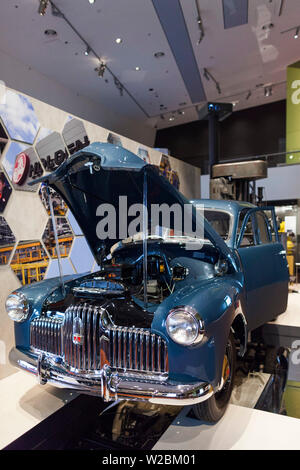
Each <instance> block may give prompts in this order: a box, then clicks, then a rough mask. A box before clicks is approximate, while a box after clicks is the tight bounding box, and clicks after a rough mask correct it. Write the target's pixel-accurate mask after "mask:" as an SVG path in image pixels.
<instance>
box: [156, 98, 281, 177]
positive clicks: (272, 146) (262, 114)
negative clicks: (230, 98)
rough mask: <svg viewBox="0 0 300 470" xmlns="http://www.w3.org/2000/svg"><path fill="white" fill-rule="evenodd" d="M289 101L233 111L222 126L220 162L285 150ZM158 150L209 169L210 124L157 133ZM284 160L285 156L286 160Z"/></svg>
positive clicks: (196, 122) (202, 169) (175, 127)
mask: <svg viewBox="0 0 300 470" xmlns="http://www.w3.org/2000/svg"><path fill="white" fill-rule="evenodd" d="M285 126H286V101H285V100H282V101H277V102H275V103H270V104H265V105H263V106H257V107H253V108H248V109H245V110H242V111H234V112H233V113H232V114H231V116H229V117H228V118H227V119H225V120H224V121H223V122H221V123H220V140H219V146H220V160H228V159H235V158H240V157H252V156H256V155H262V154H269V153H278V152H284V151H285ZM155 147H156V148H167V149H169V152H170V155H172V156H173V157H176V158H179V159H181V160H184V161H186V162H187V163H190V164H192V165H195V166H198V167H200V168H201V172H202V174H204V173H207V170H208V121H194V122H191V123H188V124H183V125H181V126H174V127H170V128H167V129H162V130H159V131H157V134H156V141H155ZM284 159H285V157H284Z"/></svg>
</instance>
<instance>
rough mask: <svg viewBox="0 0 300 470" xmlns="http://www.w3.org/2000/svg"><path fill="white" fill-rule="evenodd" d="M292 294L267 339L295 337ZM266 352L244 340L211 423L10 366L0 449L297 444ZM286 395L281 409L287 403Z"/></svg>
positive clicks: (295, 424)
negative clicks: (63, 385) (225, 398)
mask: <svg viewBox="0 0 300 470" xmlns="http://www.w3.org/2000/svg"><path fill="white" fill-rule="evenodd" d="M299 287H300V286H299ZM299 295H300V294H297V293H290V295H289V303H288V309H287V311H286V312H285V313H284V314H282V315H280V316H279V317H278V319H277V320H276V321H275V322H271V323H269V324H268V325H265V326H264V327H263V331H264V334H265V335H266V332H267V333H268V334H269V336H270V338H271V339H272V342H271V343H270V342H269V341H268V338H267V341H268V343H267V344H271V345H272V344H273V345H275V344H274V343H276V342H277V344H281V345H285V346H286V344H288V345H290V344H291V341H292V338H295V339H299V338H300V305H299V304H300V302H299V300H300V297H299ZM270 332H271V333H270ZM272 349H273V350H274V351H275V352H276V347H275V348H274V347H273V348H272ZM267 353H268V350H266V348H265V347H264V346H263V347H262V345H261V344H260V342H258V343H256V345H255V343H249V344H248V348H247V353H246V355H245V356H244V358H243V359H242V360H239V361H238V362H237V372H236V377H235V382H234V388H233V393H232V397H231V402H230V405H229V408H228V410H227V412H226V414H225V416H224V417H223V418H222V420H221V421H220V422H219V423H217V424H215V425H209V424H207V423H204V422H199V421H197V420H196V419H194V418H193V417H192V414H191V413H190V408H182V409H181V408H179V407H174V406H172V407H171V406H167V407H166V406H165V407H163V406H158V405H153V404H148V403H138V402H130V401H128V402H119V403H117V404H115V406H112V407H110V406H109V405H108V404H107V403H104V402H103V401H102V400H100V399H99V398H96V397H88V396H86V395H80V394H77V393H75V392H73V391H68V390H66V389H58V388H55V387H52V386H51V385H45V386H40V385H38V383H37V381H36V378H35V377H34V376H31V375H29V374H27V373H25V372H22V371H17V369H16V372H15V373H14V374H12V375H10V376H8V377H6V378H4V379H2V380H0V399H1V403H2V406H1V407H0V448H1V449H3V448H10V449H32V448H36V449H59V448H60V449H92V448H96V449H110V448H116V449H132V448H134V449H143V450H150V449H155V450H160V449H161V450H162V449H299V448H300V443H299V439H298V438H297V436H298V433H299V432H300V420H299V419H296V418H294V417H290V416H295V415H294V414H293V413H288V414H290V416H284V415H283V414H282V413H284V412H285V410H282V408H281V406H280V403H281V397H282V390H281V391H280V390H279V389H280V387H278V386H277V388H276V383H275V382H276V380H274V376H273V375H272V374H273V373H272V372H270V371H267V368H266V367H265V365H266V363H265V361H266V359H267ZM294 369H295V367H294ZM294 369H293V368H290V370H289V380H291V373H292V372H293V371H294ZM267 372H269V373H267ZM294 372H295V371H294ZM294 372H293V377H292V379H293V380H296V379H297V380H298V379H299V373H298V368H296V372H297V374H296V375H297V377H296V375H295V373H294ZM294 376H295V377H294ZM283 382H284V379H282V382H281V383H283ZM293 389H294V384H293ZM276 390H277V391H276ZM278 390H279V393H278V400H275V402H276V403H277V405H276V403H275V405H274V391H275V393H277V392H278ZM266 395H267V398H266V399H265V396H266ZM279 395H280V396H279ZM294 396H295V394H293V397H294ZM293 397H292V399H289V402H288V405H289V408H291V406H292V407H294V405H295V403H294V402H295V400H294V398H293ZM297 397H298V395H297ZM297 401H298V400H296V402H297ZM274 406H275V407H274ZM262 410H269V411H262ZM270 410H272V411H275V413H271V412H270ZM280 413H281V414H280ZM297 416H298V415H297ZM70 423H72V425H70ZM141 436H142V440H141Z"/></svg>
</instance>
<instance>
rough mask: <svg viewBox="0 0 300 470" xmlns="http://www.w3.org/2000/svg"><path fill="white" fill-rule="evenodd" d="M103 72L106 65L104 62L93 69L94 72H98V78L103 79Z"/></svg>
mask: <svg viewBox="0 0 300 470" xmlns="http://www.w3.org/2000/svg"><path fill="white" fill-rule="evenodd" d="M105 70H106V65H105V63H104V62H101V64H100V65H99V67H96V68H95V72H98V77H103V75H104V72H105Z"/></svg>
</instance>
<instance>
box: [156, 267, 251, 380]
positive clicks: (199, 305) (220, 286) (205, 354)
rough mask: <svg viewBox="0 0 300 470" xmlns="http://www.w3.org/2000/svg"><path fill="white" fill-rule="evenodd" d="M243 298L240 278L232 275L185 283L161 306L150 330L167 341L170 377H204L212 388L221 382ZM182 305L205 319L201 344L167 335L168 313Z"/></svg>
mask: <svg viewBox="0 0 300 470" xmlns="http://www.w3.org/2000/svg"><path fill="white" fill-rule="evenodd" d="M242 297H243V288H242V284H241V282H240V280H239V279H238V278H236V277H235V276H226V277H225V276H224V277H221V278H213V279H209V280H206V281H205V282H201V283H198V284H194V285H190V286H188V287H187V286H186V287H184V288H182V289H180V290H178V291H176V292H175V293H174V294H173V295H171V296H170V297H169V298H168V299H166V301H165V302H163V303H162V304H161V305H160V307H159V308H158V309H157V311H156V313H155V316H154V319H153V323H152V330H154V331H155V332H157V333H159V334H162V335H163V336H164V338H165V339H166V341H167V342H168V353H169V368H170V377H171V378H172V379H174V380H181V381H185V382H189V381H192V380H203V381H206V382H209V383H211V384H212V386H213V387H214V388H215V387H217V386H218V385H219V384H220V380H221V373H222V365H223V358H224V354H225V348H226V343H227V339H228V336H229V332H230V328H231V325H232V323H233V320H234V318H235V316H236V314H237V313H238V311H239V309H240V307H239V306H240V303H241V302H240V301H241V299H242ZM181 305H189V306H191V307H193V308H194V309H195V310H197V311H198V312H199V314H200V316H201V317H202V318H203V320H204V324H205V336H204V339H203V340H202V342H201V343H200V344H197V345H192V346H181V345H179V344H177V343H175V342H174V341H173V340H171V339H170V337H169V336H168V333H167V330H166V318H167V316H168V313H169V311H170V310H171V309H172V308H174V307H176V306H181Z"/></svg>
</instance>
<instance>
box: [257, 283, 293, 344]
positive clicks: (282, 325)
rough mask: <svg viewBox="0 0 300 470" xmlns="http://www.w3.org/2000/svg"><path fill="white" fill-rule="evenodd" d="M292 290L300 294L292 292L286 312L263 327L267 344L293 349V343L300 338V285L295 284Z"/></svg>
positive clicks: (263, 334)
mask: <svg viewBox="0 0 300 470" xmlns="http://www.w3.org/2000/svg"><path fill="white" fill-rule="evenodd" d="M292 289H293V290H294V291H299V293H298V292H290V294H289V298H288V307H287V309H286V311H285V312H284V313H282V314H281V315H279V317H277V319H276V320H275V321H273V322H269V323H267V324H266V325H264V326H263V327H262V337H263V339H264V341H265V343H266V344H269V345H272V346H275V347H279V346H282V347H285V348H291V346H292V343H293V342H294V341H295V340H297V339H299V338H300V284H294V285H293V286H292Z"/></svg>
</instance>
